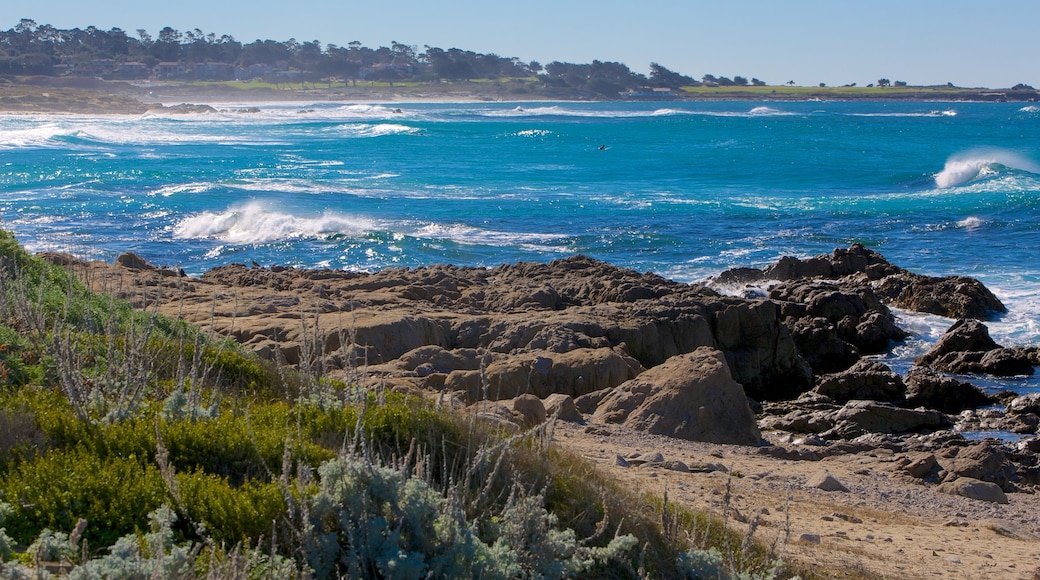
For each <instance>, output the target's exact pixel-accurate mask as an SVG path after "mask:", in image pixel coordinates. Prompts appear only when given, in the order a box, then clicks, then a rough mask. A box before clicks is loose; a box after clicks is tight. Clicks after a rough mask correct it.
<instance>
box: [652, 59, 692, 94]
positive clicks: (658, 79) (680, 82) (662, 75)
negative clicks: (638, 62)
mask: <svg viewBox="0 0 1040 580" xmlns="http://www.w3.org/2000/svg"><path fill="white" fill-rule="evenodd" d="M650 84H651V85H653V86H655V87H667V88H670V89H678V88H680V87H684V86H686V87H692V86H697V85H699V84H700V83H699V82H697V81H695V80H693V79H692V78H690V77H688V76H685V75H681V74H679V73H677V72H673V71H670V70H668V69H666V68H665V67H663V66H661V65H659V64H657V63H656V62H652V63H650Z"/></svg>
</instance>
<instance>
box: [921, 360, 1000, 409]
mask: <svg viewBox="0 0 1040 580" xmlns="http://www.w3.org/2000/svg"><path fill="white" fill-rule="evenodd" d="M903 382H904V383H906V406H907V407H910V408H914V407H927V408H929V409H937V410H939V411H942V412H943V413H951V414H953V413H960V412H961V411H964V410H965V409H975V408H978V407H982V406H984V405H990V404H992V403H993V398H992V397H990V396H989V395H987V394H986V393H984V392H983V391H982V389H980V388H978V387H976V386H975V385H973V384H971V383H966V382H963V381H958V380H957V379H954V378H950V377H946V376H943V375H941V374H939V373H937V372H935V371H933V370H931V369H929V368H927V367H914V368H912V369H910V371H909V372H907V373H906V376H905V377H903Z"/></svg>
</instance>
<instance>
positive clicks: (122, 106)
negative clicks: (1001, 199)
mask: <svg viewBox="0 0 1040 580" xmlns="http://www.w3.org/2000/svg"><path fill="white" fill-rule="evenodd" d="M595 100H603V99H602V98H597V97H596V96H595V95H589V94H584V93H580V92H576V91H569V90H555V89H551V88H545V87H544V86H542V85H540V84H539V83H534V82H526V83H525V82H523V81H502V82H459V83H421V84H420V83H404V84H401V83H397V84H395V85H393V86H391V85H389V84H386V83H358V84H357V85H346V84H343V83H338V84H331V83H295V84H293V85H284V86H274V85H264V84H258V83H233V82H226V83H186V82H184V83H179V82H164V83H158V82H143V83H128V82H124V81H103V80H100V79H94V78H83V77H42V76H40V77H0V113H75V114H128V115H135V114H143V113H145V112H147V111H149V110H153V109H158V108H162V107H164V106H165V105H169V104H177V103H195V104H219V103H259V102H273V101H309V102H359V101H360V102H395V101H398V102H403V101H411V102H417V101H478V102H480V101H485V102H486V101H595ZM631 100H639V99H631ZM647 100H651V101H654V102H662V103H667V102H690V101H808V100H884V101H895V100H898V101H947V102H956V101H967V102H1004V101H1013V102H1038V101H1040V92H1038V91H1035V90H1029V89H1026V90H1010V89H998V90H991V89H974V88H973V89H965V88H949V87H884V88H880V87H792V86H763V87H689V88H685V89H683V90H681V91H676V92H674V94H672V95H671V96H670V98H660V99H647Z"/></svg>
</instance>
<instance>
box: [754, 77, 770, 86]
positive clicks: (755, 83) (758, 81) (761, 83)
mask: <svg viewBox="0 0 1040 580" xmlns="http://www.w3.org/2000/svg"><path fill="white" fill-rule="evenodd" d="M751 84H752V85H754V86H756V87H764V86H766V82H765V81H761V80H758V79H756V78H752V79H751Z"/></svg>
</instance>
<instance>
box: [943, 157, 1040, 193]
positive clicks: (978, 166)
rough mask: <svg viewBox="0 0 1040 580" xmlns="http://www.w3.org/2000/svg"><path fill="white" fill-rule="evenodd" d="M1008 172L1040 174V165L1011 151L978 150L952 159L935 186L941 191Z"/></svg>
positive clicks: (947, 162) (948, 161) (947, 163)
mask: <svg viewBox="0 0 1040 580" xmlns="http://www.w3.org/2000/svg"><path fill="white" fill-rule="evenodd" d="M1007 170H1019V171H1028V172H1029V173H1036V174H1040V165H1038V164H1037V163H1036V162H1034V161H1032V160H1030V159H1027V158H1025V157H1023V156H1021V155H1019V154H1017V153H1014V152H1011V151H1004V150H1001V149H991V150H984V149H977V150H974V151H969V152H966V153H961V154H958V155H954V156H953V157H950V158H949V159H948V160H947V161H946V166H945V167H944V168H943V170H942V171H940V172H939V173H937V174H935V185H936V186H937V187H939V188H940V189H946V188H948V187H957V186H958V185H964V184H965V183H968V182H971V181H975V180H976V179H984V178H987V177H993V176H995V175H999V174H1000V173H1002V172H1004V171H1007Z"/></svg>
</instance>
